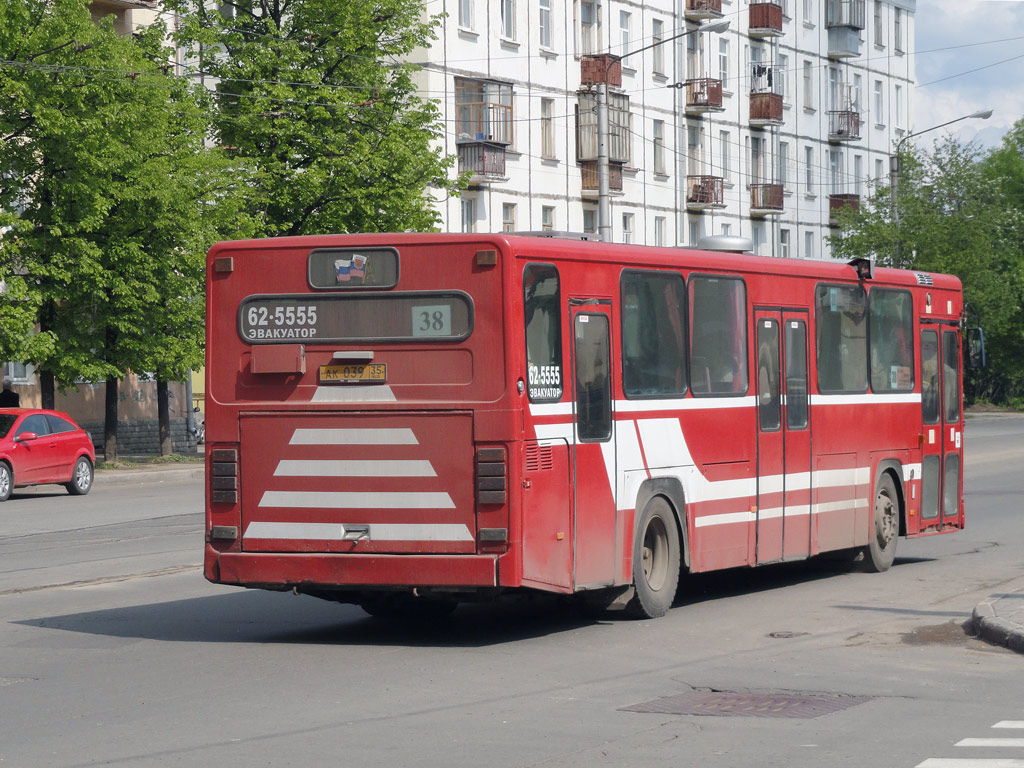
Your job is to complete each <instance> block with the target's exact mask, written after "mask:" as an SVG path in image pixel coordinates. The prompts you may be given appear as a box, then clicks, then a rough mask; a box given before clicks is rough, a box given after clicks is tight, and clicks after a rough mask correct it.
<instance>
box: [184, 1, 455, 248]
mask: <svg viewBox="0 0 1024 768" xmlns="http://www.w3.org/2000/svg"><path fill="white" fill-rule="evenodd" d="M167 5H168V6H169V7H170V8H171V9H172V10H174V11H175V12H176V13H177V14H178V16H179V21H180V26H179V30H178V32H177V33H176V35H177V39H178V41H179V42H180V43H181V44H182V45H184V46H185V47H186V48H187V49H188V50H189V51H190V53H191V54H192V55H193V56H194V57H196V58H197V59H198V60H199V62H200V67H201V69H202V71H203V72H204V73H205V74H208V75H213V76H215V77H216V78H218V81H219V85H218V86H217V92H216V101H217V106H218V113H217V118H216V121H217V130H218V133H219V137H220V140H221V142H222V144H223V145H224V146H225V148H226V150H227V152H228V154H229V155H230V156H231V157H234V158H238V159H240V160H245V161H246V162H248V163H251V164H252V165H253V167H255V168H256V169H257V174H256V176H255V178H254V184H255V186H256V189H257V194H258V196H259V198H260V199H261V200H262V201H263V203H262V207H261V222H260V223H261V226H262V233H263V234H266V235H297V234H310V233H324V232H388V231H403V230H429V229H433V228H436V226H437V223H438V218H437V214H436V212H435V210H434V209H433V207H432V205H431V194H430V188H431V187H433V188H437V189H439V190H440V191H441V194H449V193H452V192H454V191H456V185H455V184H454V183H453V182H451V181H450V180H449V179H448V170H449V168H450V165H451V160H450V158H444V157H443V156H442V154H441V152H440V150H438V149H436V148H433V147H432V146H431V142H432V141H433V140H434V139H436V138H438V137H439V136H440V135H441V131H442V124H441V122H440V118H439V113H438V110H437V108H436V106H435V105H434V104H433V103H432V102H429V101H425V100H422V99H420V98H418V97H417V96H416V93H415V91H416V89H415V86H414V83H413V80H412V77H413V73H414V71H415V67H413V66H411V65H409V64H407V63H403V58H404V57H406V56H407V55H408V54H410V53H411V52H412V51H414V50H415V49H417V48H419V47H422V46H424V45H425V44H426V43H427V42H428V41H429V40H430V38H431V36H432V25H433V23H434V22H436V19H430V20H424V19H422V18H421V13H422V3H420V2H414V0H374V2H349V1H348V0H295V1H294V2H288V3H256V2H253V1H252V0H238V1H237V2H228V3H222V2H221V0H170V1H169V2H168V3H167ZM219 9H231V10H232V14H231V16H233V18H228V17H225V16H223V15H222V14H221V13H220V10H219Z"/></svg>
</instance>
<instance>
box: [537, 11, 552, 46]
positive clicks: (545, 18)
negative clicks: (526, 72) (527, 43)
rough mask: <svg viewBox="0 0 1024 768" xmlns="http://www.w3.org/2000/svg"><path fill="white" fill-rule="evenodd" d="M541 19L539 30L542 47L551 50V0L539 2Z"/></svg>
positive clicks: (538, 25)
mask: <svg viewBox="0 0 1024 768" xmlns="http://www.w3.org/2000/svg"><path fill="white" fill-rule="evenodd" d="M539 2H540V18H539V20H538V24H537V29H538V30H539V32H540V47H541V48H548V49H550V48H551V0H539Z"/></svg>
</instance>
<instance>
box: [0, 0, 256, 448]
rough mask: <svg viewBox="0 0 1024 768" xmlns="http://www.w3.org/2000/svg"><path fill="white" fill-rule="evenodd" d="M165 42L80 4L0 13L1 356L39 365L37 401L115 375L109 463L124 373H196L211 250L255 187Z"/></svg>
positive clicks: (69, 1)
mask: <svg viewBox="0 0 1024 768" xmlns="http://www.w3.org/2000/svg"><path fill="white" fill-rule="evenodd" d="M164 36H165V30H164V29H163V28H162V27H161V26H159V25H157V26H154V27H151V28H149V29H145V30H142V31H140V32H138V33H137V34H136V35H134V36H129V37H125V36H121V35H118V34H116V33H115V32H114V30H113V28H112V25H111V24H110V23H109V21H108V22H106V23H100V24H96V23H93V21H92V20H91V18H90V15H89V10H88V2H87V0H9V1H8V2H6V3H4V4H3V5H2V7H0V59H3V60H5V61H7V62H14V64H8V65H6V66H4V67H2V68H0V93H2V94H3V95H4V98H2V99H0V137H2V138H3V139H4V141H3V142H0V168H2V170H3V172H4V177H5V178H6V179H8V180H9V184H10V185H9V186H8V185H6V184H5V186H4V190H3V192H2V193H0V194H2V195H3V197H0V203H2V204H3V207H4V208H5V209H6V210H7V211H8V213H7V214H6V215H5V220H4V223H5V224H7V225H8V226H9V228H10V229H9V230H8V232H6V234H5V236H4V238H3V240H2V242H0V248H2V252H0V277H2V278H3V279H5V280H6V281H8V283H9V284H10V286H11V289H10V290H9V291H8V292H7V293H6V294H5V295H4V296H3V300H2V301H0V306H3V310H2V312H3V313H6V314H7V315H11V316H13V317H14V318H15V320H16V321H17V322H16V325H17V329H18V338H12V339H10V340H9V343H10V346H9V347H6V348H4V349H2V350H0V351H2V352H4V353H5V356H6V357H7V359H22V360H24V361H25V362H30V363H34V364H35V365H36V366H37V367H38V368H40V369H41V374H40V381H41V384H42V386H43V402H44V405H50V406H52V403H53V386H54V385H56V386H61V387H65V386H71V385H74V382H75V381H78V380H83V379H84V380H88V381H99V380H105V381H106V382H107V390H108V391H107V409H106V423H107V434H106V439H105V450H106V453H107V459H108V460H111V459H113V458H116V453H117V445H116V434H117V433H116V425H117V382H118V380H119V379H120V378H121V377H122V376H123V375H124V373H125V372H126V371H127V370H129V369H132V370H135V371H155V372H156V373H158V374H164V373H165V372H166V371H167V370H168V369H169V368H171V367H173V368H174V373H175V374H176V375H175V378H180V376H181V374H182V373H183V372H184V370H185V369H186V368H188V367H191V366H194V365H197V364H198V361H199V358H200V355H201V352H200V350H201V345H202V335H203V310H202V306H203V301H202V293H203V280H202V266H201V265H202V263H203V256H202V254H203V252H204V251H205V250H206V248H207V247H208V245H209V243H210V242H212V241H213V240H214V239H216V233H218V232H224V231H230V230H231V228H232V227H234V226H235V223H234V221H235V219H234V216H235V214H237V211H238V209H237V205H238V204H237V200H238V198H239V196H240V195H242V194H243V193H244V190H245V188H246V182H247V178H246V175H245V174H244V169H241V170H242V171H243V172H239V171H240V169H239V168H237V167H235V168H233V167H232V163H231V161H230V160H229V159H228V158H227V157H226V156H225V155H223V153H221V152H220V151H219V150H214V149H208V148H206V147H205V146H204V139H205V136H206V135H207V132H208V129H209V123H208V120H207V117H208V114H209V110H208V109H205V108H204V107H203V104H202V99H203V97H204V96H203V93H202V92H199V91H198V90H196V89H194V88H192V87H191V86H190V85H189V84H188V82H187V81H185V80H184V79H181V78H176V77H174V76H173V72H172V69H171V67H169V66H167V61H169V60H170V61H173V57H172V54H171V51H169V50H167V49H165V48H164V46H163V40H164ZM234 165H236V166H237V163H235V164H234ZM228 215H230V216H231V217H232V218H231V219H230V220H229V219H228V218H227V216H228ZM243 223H244V222H243ZM32 319H34V321H36V322H38V327H39V331H38V332H37V333H25V330H26V327H27V326H28V325H29V324H30V323H31V320H32ZM5 343H6V341H5Z"/></svg>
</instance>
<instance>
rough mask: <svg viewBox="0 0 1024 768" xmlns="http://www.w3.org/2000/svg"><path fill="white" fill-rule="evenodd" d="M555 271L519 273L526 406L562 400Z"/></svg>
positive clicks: (530, 267) (540, 268)
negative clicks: (527, 401)
mask: <svg viewBox="0 0 1024 768" xmlns="http://www.w3.org/2000/svg"><path fill="white" fill-rule="evenodd" d="M560 306H561V298H560V290H559V280H558V270H557V269H555V267H554V266H553V265H551V264H527V265H526V268H525V269H524V270H523V316H524V324H525V326H526V368H527V381H528V394H529V397H530V402H533V403H552V402H557V401H559V400H561V399H562V382H563V376H562V325H561V315H560V312H559V307H560Z"/></svg>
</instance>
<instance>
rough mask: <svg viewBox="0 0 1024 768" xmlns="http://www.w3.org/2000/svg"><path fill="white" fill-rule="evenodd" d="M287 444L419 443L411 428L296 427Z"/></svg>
mask: <svg viewBox="0 0 1024 768" xmlns="http://www.w3.org/2000/svg"><path fill="white" fill-rule="evenodd" d="M289 445H419V441H418V440H417V439H416V435H414V434H413V433H412V430H411V429H408V428H406V427H399V428H397V429H296V430H295V432H294V433H293V434H292V439H291V440H290V441H289Z"/></svg>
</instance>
